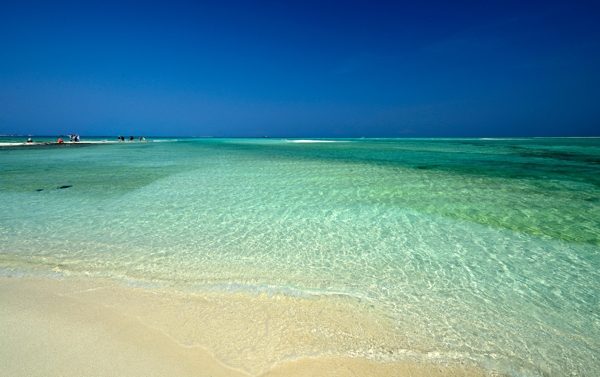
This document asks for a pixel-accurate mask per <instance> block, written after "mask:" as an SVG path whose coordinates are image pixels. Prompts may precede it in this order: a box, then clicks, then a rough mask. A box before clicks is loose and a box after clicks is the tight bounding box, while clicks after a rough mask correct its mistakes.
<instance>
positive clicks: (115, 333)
mask: <svg viewBox="0 0 600 377" xmlns="http://www.w3.org/2000/svg"><path fill="white" fill-rule="evenodd" d="M0 302H2V305H0V375H4V376H38V375H39V376H42V375H43V376H106V375H127V376H159V375H160V376H165V375H168V376H251V375H255V376H258V375H264V376H272V377H277V376H323V375H328V376H412V377H416V376H483V375H484V373H483V372H482V371H481V370H478V369H477V368H475V367H474V366H472V365H464V364H461V363H458V362H455V363H449V362H447V361H446V362H441V361H439V362H435V361H433V362H429V363H424V362H420V361H411V360H406V361H401V362H397V361H396V362H375V361H371V360H368V359H366V358H363V357H342V356H336V354H335V353H334V352H338V355H339V354H345V355H349V356H351V355H353V354H358V353H360V352H367V353H368V352H369V351H371V352H372V351H373V350H375V351H376V352H381V350H383V351H384V352H389V353H390V354H392V353H394V352H398V351H397V350H392V349H389V350H387V349H384V348H385V347H388V346H389V345H390V344H395V345H397V344H398V339H391V338H390V334H389V323H387V322H386V319H385V318H384V317H381V316H379V315H378V314H377V313H376V312H372V311H371V310H370V309H369V308H368V307H363V306H361V305H360V304H357V305H356V306H354V307H351V306H350V307H349V306H348V302H346V301H345V300H344V299H340V300H336V299H335V298H334V299H327V300H320V299H296V298H291V297H285V296H267V295H253V294H250V293H244V292H238V293H231V294H227V293H222V292H204V293H198V292H192V293H190V292H181V291H175V290H149V289H139V288H130V287H125V286H123V285H120V284H117V283H113V282H109V281H101V280H91V279H90V280H81V279H67V280H54V279H33V278H0ZM340 345H343V346H342V347H341V348H340ZM378 349H379V351H377V350H378ZM328 352H329V353H330V356H327V354H328ZM311 354H312V355H314V356H316V355H320V356H319V357H306V356H310V355H311ZM323 355H325V356H323Z"/></svg>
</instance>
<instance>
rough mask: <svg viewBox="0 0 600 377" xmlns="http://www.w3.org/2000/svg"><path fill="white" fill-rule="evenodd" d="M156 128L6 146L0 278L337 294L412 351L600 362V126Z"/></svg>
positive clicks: (527, 362) (588, 366) (482, 358)
mask: <svg viewBox="0 0 600 377" xmlns="http://www.w3.org/2000/svg"><path fill="white" fill-rule="evenodd" d="M0 141H4V140H0ZM157 141H159V140H149V142H147V143H141V142H135V143H129V142H125V143H113V144H108V143H106V144H102V145H101V144H92V145H86V144H81V145H65V146H52V145H48V146H24V147H5V148H1V147H0V164H1V165H0V166H1V168H0V199H1V200H0V240H1V241H2V242H1V243H0V269H1V271H2V273H3V274H4V275H13V276H15V275H16V276H19V275H41V276H73V277H81V276H92V277H104V278H110V279H117V280H124V281H135V282H138V283H139V284H148V285H149V286H151V285H153V284H158V285H162V286H165V285H166V286H171V287H176V288H177V289H192V290H211V291H231V290H241V291H246V290H250V291H254V292H261V291H265V292H268V293H270V294H285V295H289V296H292V297H294V296H298V297H312V296H316V297H326V296H328V295H329V296H330V295H335V296H339V295H342V296H347V297H351V298H355V299H356V300H360V301H361V302H366V303H369V304H370V305H373V306H374V307H376V308H377V310H378V311H379V312H381V313H383V314H385V315H386V316H387V317H390V318H392V320H393V322H394V323H395V324H396V331H398V332H399V333H400V334H402V336H403V339H405V340H406V339H408V340H409V341H408V346H407V343H406V342H405V343H403V347H410V351H414V352H416V353H421V354H424V355H425V354H435V355H437V356H436V357H442V358H443V357H447V358H449V359H465V360H472V361H475V362H477V363H478V364H479V365H480V366H482V367H484V368H486V369H488V370H489V371H498V372H501V373H504V374H507V375H514V376H522V375H525V376H529V375H531V376H537V375H548V376H562V375H574V374H577V375H585V376H593V375H595V373H596V371H597V370H598V369H599V368H600V360H599V357H600V312H599V310H598V294H599V289H598V287H599V286H600V273H599V272H598V271H599V267H600V255H599V251H600V139H511V140H509V139H501V140H484V139H445V140H444V139H352V140H331V141H334V142H328V143H324V142H311V140H273V139H177V140H176V139H160V141H163V142H157ZM62 186H71V187H68V188H63V189H59V187H62ZM331 347H332V348H331V350H330V352H333V353H335V352H336V349H337V350H339V352H342V350H343V349H344V347H343V345H336V344H332V345H331ZM336 347H337V348H336ZM440 355H441V356H440ZM365 356H368V357H372V358H374V359H382V360H383V359H384V358H383V356H382V355H377V354H370V355H365Z"/></svg>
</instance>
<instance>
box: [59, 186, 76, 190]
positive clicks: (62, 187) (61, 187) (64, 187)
mask: <svg viewBox="0 0 600 377" xmlns="http://www.w3.org/2000/svg"><path fill="white" fill-rule="evenodd" d="M69 187H73V185H65V186H60V187H59V188H58V189H59V190H60V189H66V188H69Z"/></svg>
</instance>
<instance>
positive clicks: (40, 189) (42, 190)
mask: <svg viewBox="0 0 600 377" xmlns="http://www.w3.org/2000/svg"><path fill="white" fill-rule="evenodd" d="M35 191H38V192H39V191H44V189H37V190H35Z"/></svg>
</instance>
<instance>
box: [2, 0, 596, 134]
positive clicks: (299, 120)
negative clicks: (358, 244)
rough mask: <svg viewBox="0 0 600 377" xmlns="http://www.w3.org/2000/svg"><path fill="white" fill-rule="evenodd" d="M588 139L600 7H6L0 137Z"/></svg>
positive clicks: (593, 110)
mask: <svg viewBox="0 0 600 377" xmlns="http://www.w3.org/2000/svg"><path fill="white" fill-rule="evenodd" d="M73 132H76V133H79V134H81V135H117V134H125V135H129V134H133V135H141V134H143V135H146V136H151V135H176V136H226V137H229V136H241V137H246V136H249V137H253V136H263V135H269V136H271V137H278V136H281V137H286V136H287V137H310V136H313V137H361V136H365V137H435V136H440V137H449V136H450V137H455V136H456V137H461V136H475V137H479V136H600V7H599V5H598V2H577V1H575V2H564V1H560V2H555V1H539V2H531V1H515V2H512V1H499V2H495V1H491V2H490V1H473V2H423V1H418V2H391V1H390V2H366V1H365V2H363V1H330V2H327V1H298V2H287V1H259V2H257V1H211V2H198V3H197V2H177V1H169V2H166V1H165V2H162V1H154V2H153V1H140V2H129V1H114V2H113V1H102V2H89V1H74V2H56V1H55V2H53V1H46V2H30V1H7V0H1V1H0V133H21V134H28V133H31V134H37V135H56V134H66V133H73Z"/></svg>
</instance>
